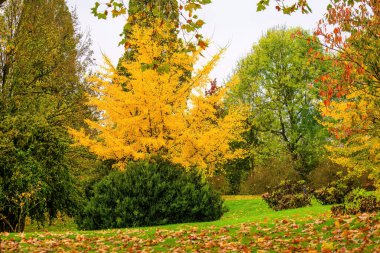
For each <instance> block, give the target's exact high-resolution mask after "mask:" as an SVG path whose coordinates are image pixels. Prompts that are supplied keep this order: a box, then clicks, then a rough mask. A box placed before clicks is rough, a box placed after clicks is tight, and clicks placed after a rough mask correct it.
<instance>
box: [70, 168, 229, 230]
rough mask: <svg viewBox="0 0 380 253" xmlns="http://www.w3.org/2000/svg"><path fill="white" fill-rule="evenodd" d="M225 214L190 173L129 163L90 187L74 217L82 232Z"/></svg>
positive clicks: (217, 200) (218, 201)
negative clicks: (86, 201) (87, 199)
mask: <svg viewBox="0 0 380 253" xmlns="http://www.w3.org/2000/svg"><path fill="white" fill-rule="evenodd" d="M223 212H224V209H223V200H222V199H221V197H220V195H218V194H217V193H215V192H214V191H213V190H212V189H211V188H210V186H209V185H208V184H207V183H206V182H205V181H204V180H203V179H202V177H201V176H200V175H199V174H198V173H197V172H196V171H195V170H190V171H188V172H186V171H185V169H184V168H183V167H181V166H179V165H173V164H171V163H169V162H165V161H158V162H157V163H152V162H151V163H149V162H131V163H130V164H129V165H128V166H127V168H126V170H125V171H124V172H120V171H115V172H112V173H110V174H109V175H108V176H106V177H104V178H103V179H102V181H100V182H99V183H98V184H96V185H95V186H94V192H93V197H92V198H91V199H90V200H89V202H88V204H87V206H86V207H85V208H84V209H83V211H82V212H81V214H80V215H79V216H78V217H77V220H76V222H77V224H78V226H79V228H81V229H105V228H123V227H137V226H152V225H164V224H170V223H181V222H194V221H211V220H217V219H219V218H220V217H221V216H222V214H223Z"/></svg>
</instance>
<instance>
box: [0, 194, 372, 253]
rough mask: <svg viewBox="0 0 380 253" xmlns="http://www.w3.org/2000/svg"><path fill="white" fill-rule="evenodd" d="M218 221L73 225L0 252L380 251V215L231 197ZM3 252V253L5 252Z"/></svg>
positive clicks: (15, 239) (6, 239) (26, 237)
mask: <svg viewBox="0 0 380 253" xmlns="http://www.w3.org/2000/svg"><path fill="white" fill-rule="evenodd" d="M225 199H226V202H225V203H226V206H227V208H228V209H229V211H228V212H226V213H225V214H224V215H223V217H222V218H221V219H220V220H218V221H213V222H201V223H184V224H173V225H166V226H157V227H144V228H129V229H110V230H100V231H78V230H77V229H76V228H75V224H74V223H73V221H72V220H70V219H67V220H66V221H65V222H62V221H57V222H56V223H55V224H54V225H53V226H50V227H45V228H41V229H38V228H37V227H36V226H34V225H29V226H28V227H27V228H26V232H25V233H22V234H8V233H3V234H1V235H0V239H1V245H0V252H3V251H5V252H8V251H9V252H12V251H19V252H43V251H52V250H53V251H55V252H63V251H70V252H83V251H86V252H87V251H92V252H101V251H103V252H129V251H131V252H157V251H164V252H199V251H203V252H204V251H207V252H220V251H224V252H257V251H259V252H260V251H263V252H267V251H268V252H321V251H323V252H333V251H339V250H340V251H342V252H349V251H351V252H380V221H379V220H380V215H379V214H362V215H357V216H342V217H331V215H330V212H329V209H330V206H322V205H320V204H318V203H317V202H315V201H313V205H312V206H310V207H305V208H298V209H292V210H285V211H279V212H275V211H273V210H271V209H269V208H268V207H267V206H266V204H265V202H264V201H262V199H261V198H260V197H256V196H226V197H225ZM2 250H3V251H2Z"/></svg>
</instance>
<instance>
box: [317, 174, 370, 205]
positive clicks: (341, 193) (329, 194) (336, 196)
mask: <svg viewBox="0 0 380 253" xmlns="http://www.w3.org/2000/svg"><path fill="white" fill-rule="evenodd" d="M362 185H363V183H362V180H361V178H360V177H358V176H357V175H353V174H348V175H346V176H343V175H342V174H340V176H339V179H337V180H335V181H332V182H331V183H329V184H328V185H327V186H326V187H322V188H320V189H318V190H316V191H314V196H315V198H316V199H317V200H318V201H319V202H320V203H322V204H323V205H331V204H342V203H343V202H344V201H345V198H346V197H347V195H348V194H350V193H351V192H352V191H353V190H354V189H356V188H358V187H362Z"/></svg>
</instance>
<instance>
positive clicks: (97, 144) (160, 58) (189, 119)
mask: <svg viewBox="0 0 380 253" xmlns="http://www.w3.org/2000/svg"><path fill="white" fill-rule="evenodd" d="M153 27H160V26H153ZM169 31H170V27H166V26H165V25H164V26H161V28H155V29H147V28H140V27H135V28H134V29H133V33H132V38H131V39H130V40H129V43H130V45H131V46H130V48H132V49H133V50H135V51H134V52H133V55H134V60H133V61H131V60H130V61H126V62H123V63H122V66H123V67H124V68H125V69H126V71H127V72H128V74H129V76H125V75H121V74H120V72H118V71H117V70H116V69H115V67H113V66H112V64H110V62H109V60H108V59H106V67H105V69H104V70H103V72H102V73H99V74H98V75H95V76H92V77H91V81H92V82H93V83H94V84H95V85H94V93H95V94H96V95H92V96H90V102H89V104H90V105H91V106H95V107H96V108H97V111H98V112H99V113H100V115H101V116H100V119H99V120H98V121H91V120H87V124H88V125H89V126H90V128H91V129H93V130H95V132H96V134H92V135H90V134H87V133H85V132H84V131H83V130H79V131H78V130H75V129H71V130H70V132H71V134H72V135H73V136H74V138H75V139H76V140H77V142H78V144H80V145H83V146H86V147H88V148H89V150H90V151H91V152H93V153H95V154H97V155H98V156H99V157H101V158H102V159H115V160H117V161H118V164H117V166H118V167H119V168H121V169H122V168H124V165H125V163H126V162H128V161H130V160H139V159H149V158H151V157H154V156H162V157H163V158H166V159H169V160H171V161H173V162H175V163H179V164H182V165H184V166H186V167H189V166H195V167H197V168H200V169H201V170H202V171H203V172H204V174H209V173H212V171H213V170H214V168H215V166H216V165H218V164H223V163H225V162H226V161H227V160H228V159H232V158H236V157H239V156H241V155H242V154H243V151H242V150H232V149H231V148H230V145H229V144H230V142H231V141H240V140H241V138H240V133H241V132H242V130H243V129H242V121H243V119H244V114H245V113H244V109H243V108H240V107H237V108H233V109H231V110H229V111H228V112H224V113H221V111H222V109H223V100H224V99H225V96H226V89H228V87H229V85H233V84H232V83H231V84H228V85H227V86H226V87H223V88H221V89H219V90H218V92H216V93H214V94H212V95H205V92H204V90H205V88H206V87H207V85H208V83H209V77H208V75H209V73H210V71H211V70H212V69H213V67H214V66H215V63H216V61H217V60H218V59H219V58H220V55H221V54H222V52H219V54H217V55H216V56H214V57H213V58H212V60H211V61H210V62H209V63H208V64H206V65H205V66H204V67H203V68H201V69H200V70H198V71H195V70H194V69H193V66H194V65H195V63H196V62H197V60H198V58H199V56H200V53H201V52H200V50H199V51H196V52H192V53H189V52H185V50H182V49H183V45H181V43H180V42H179V41H177V42H171V43H160V41H165V39H167V38H168V36H172V34H170V32H169ZM157 38H162V39H163V40H159V39H157ZM166 41H168V40H166ZM189 73H192V74H191V76H190V75H189ZM221 114H223V115H221Z"/></svg>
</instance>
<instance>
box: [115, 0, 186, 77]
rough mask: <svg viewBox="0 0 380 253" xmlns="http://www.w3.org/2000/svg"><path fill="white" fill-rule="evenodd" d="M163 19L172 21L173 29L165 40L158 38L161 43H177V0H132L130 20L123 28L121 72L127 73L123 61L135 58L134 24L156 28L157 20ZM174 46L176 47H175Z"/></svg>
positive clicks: (129, 7)
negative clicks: (123, 49) (131, 43)
mask: <svg viewBox="0 0 380 253" xmlns="http://www.w3.org/2000/svg"><path fill="white" fill-rule="evenodd" d="M157 20H162V22H168V23H171V26H172V27H173V29H171V31H170V32H171V33H172V34H173V36H170V37H168V38H166V39H165V40H163V38H158V39H159V40H160V43H175V41H176V40H178V29H177V27H178V25H179V6H178V1H177V0H131V1H129V6H128V20H127V23H126V24H125V26H124V30H123V38H124V39H123V42H124V43H125V53H124V55H123V57H121V58H120V60H119V64H118V69H119V70H120V71H121V73H124V74H127V73H128V71H126V70H125V69H124V68H123V67H122V64H121V63H122V62H124V61H129V60H133V59H134V56H133V54H134V52H135V51H136V50H134V49H133V48H130V42H129V40H130V37H131V32H132V29H133V26H134V25H136V24H138V25H139V26H141V27H146V28H154V26H157V24H156V21H157ZM173 48H174V47H173ZM159 62H160V59H157V65H159Z"/></svg>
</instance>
